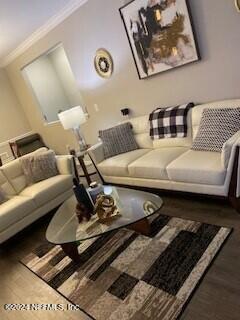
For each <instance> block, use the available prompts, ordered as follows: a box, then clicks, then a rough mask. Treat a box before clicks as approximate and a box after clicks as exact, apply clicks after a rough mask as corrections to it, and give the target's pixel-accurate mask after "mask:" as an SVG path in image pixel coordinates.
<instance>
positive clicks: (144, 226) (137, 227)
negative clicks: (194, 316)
mask: <svg viewBox="0 0 240 320" xmlns="http://www.w3.org/2000/svg"><path fill="white" fill-rule="evenodd" d="M128 228H129V229H131V230H134V231H136V232H137V233H141V234H143V235H144V236H148V235H149V234H150V231H151V227H150V224H149V221H148V219H147V218H145V219H142V220H140V221H137V222H135V223H133V224H131V225H130V226H128Z"/></svg>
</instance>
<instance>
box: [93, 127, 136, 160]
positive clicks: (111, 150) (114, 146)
mask: <svg viewBox="0 0 240 320" xmlns="http://www.w3.org/2000/svg"><path fill="white" fill-rule="evenodd" d="M99 137H100V138H101V140H102V142H103V152H104V157H105V159H107V158H111V157H113V156H116V155H118V154H121V153H125V152H129V151H133V150H136V149H138V145H137V142H136V140H135V138H134V134H133V131H132V125H131V123H130V122H127V123H123V124H120V125H118V126H116V127H113V128H110V129H106V130H101V131H99Z"/></svg>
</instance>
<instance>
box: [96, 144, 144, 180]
mask: <svg viewBox="0 0 240 320" xmlns="http://www.w3.org/2000/svg"><path fill="white" fill-rule="evenodd" d="M148 152H150V150H149V149H138V150H134V151H130V152H126V153H123V154H120V155H117V156H115V157H112V158H109V159H106V160H104V161H102V162H101V163H99V164H98V169H99V170H100V173H101V174H102V175H104V176H115V177H122V176H123V177H127V176H128V175H129V172H128V166H129V164H131V163H132V162H133V161H135V160H136V159H138V158H140V157H141V156H143V155H144V154H146V153H148Z"/></svg>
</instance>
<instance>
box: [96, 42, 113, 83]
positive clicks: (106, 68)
mask: <svg viewBox="0 0 240 320" xmlns="http://www.w3.org/2000/svg"><path fill="white" fill-rule="evenodd" d="M94 66H95V70H96V72H97V73H98V75H99V76H100V77H102V78H110V77H111V75H112V73H113V59H112V56H111V54H110V53H109V52H108V51H107V50H106V49H103V48H101V49H98V50H97V52H96V54H95V58H94Z"/></svg>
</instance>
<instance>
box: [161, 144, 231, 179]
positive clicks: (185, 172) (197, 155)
mask: <svg viewBox="0 0 240 320" xmlns="http://www.w3.org/2000/svg"><path fill="white" fill-rule="evenodd" d="M167 173H168V176H169V179H170V180H173V181H179V182H187V183H197V184H208V185H222V184H224V180H225V175H226V170H225V168H223V166H222V164H221V154H220V153H218V152H212V151H195V150H189V151H187V152H186V153H184V154H182V155H181V156H180V157H179V158H177V159H176V160H174V161H173V162H172V163H170V164H169V165H168V166H167Z"/></svg>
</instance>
